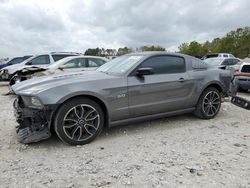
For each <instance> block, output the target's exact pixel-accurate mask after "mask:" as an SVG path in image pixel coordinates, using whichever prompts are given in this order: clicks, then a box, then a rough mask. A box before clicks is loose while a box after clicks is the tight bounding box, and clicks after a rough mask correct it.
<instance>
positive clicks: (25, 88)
mask: <svg viewBox="0 0 250 188" xmlns="http://www.w3.org/2000/svg"><path fill="white" fill-rule="evenodd" d="M114 77H115V76H111V75H108V74H105V73H102V72H97V71H89V72H87V71H86V72H77V73H67V74H58V75H51V76H42V77H36V78H32V79H30V80H26V81H23V82H20V83H17V84H15V85H13V86H12V91H13V92H14V93H15V94H17V95H19V94H20V95H36V94H38V93H40V92H44V91H46V90H49V89H52V88H56V87H60V86H63V85H72V84H78V83H79V82H80V83H81V84H84V83H87V82H91V81H95V80H102V81H103V80H104V79H111V78H114ZM104 83H105V82H104Z"/></svg>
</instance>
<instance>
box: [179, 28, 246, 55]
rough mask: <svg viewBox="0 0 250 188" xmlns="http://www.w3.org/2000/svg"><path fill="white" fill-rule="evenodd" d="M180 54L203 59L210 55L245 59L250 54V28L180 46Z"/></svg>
mask: <svg viewBox="0 0 250 188" xmlns="http://www.w3.org/2000/svg"><path fill="white" fill-rule="evenodd" d="M179 52H180V53H184V54H188V55H192V56H196V57H202V56H204V55H205V54H208V53H231V54H233V55H234V56H236V57H239V58H245V57H247V56H248V54H249V53H250V27H244V28H238V29H236V30H234V31H230V32H229V33H227V34H226V35H225V36H224V37H222V38H215V39H213V40H212V41H206V42H204V43H199V42H197V41H192V42H190V43H183V44H182V45H180V46H179Z"/></svg>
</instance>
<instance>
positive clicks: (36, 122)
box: [13, 96, 54, 144]
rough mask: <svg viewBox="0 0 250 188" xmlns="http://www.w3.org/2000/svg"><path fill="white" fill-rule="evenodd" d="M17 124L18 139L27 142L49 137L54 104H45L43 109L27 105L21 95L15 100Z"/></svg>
mask: <svg viewBox="0 0 250 188" xmlns="http://www.w3.org/2000/svg"><path fill="white" fill-rule="evenodd" d="M13 106H14V109H15V116H16V121H17V122H18V124H19V125H18V126H17V139H18V141H19V142H21V143H24V144H27V143H32V142H38V141H40V140H44V139H47V138H49V137H50V136H51V132H50V123H51V122H50V121H51V116H52V112H53V109H54V108H53V106H44V108H43V109H35V108H30V107H26V106H25V104H24V102H23V101H22V98H21V97H20V96H19V97H18V98H17V99H16V100H15V101H14V104H13Z"/></svg>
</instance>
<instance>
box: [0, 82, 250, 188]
mask: <svg viewBox="0 0 250 188" xmlns="http://www.w3.org/2000/svg"><path fill="white" fill-rule="evenodd" d="M7 91H8V87H7V86H6V84H5V83H1V84H0V95H1V96H0V106H1V113H0V121H1V125H0V187H11V188H12V187H32V188H33V187H72V188H73V187H84V188H86V187H250V151H249V149H250V113H249V111H247V110H244V109H241V108H238V107H236V106H234V105H232V104H230V103H229V102H225V103H223V105H222V108H221V111H220V113H219V114H218V116H217V117H216V118H215V119H212V120H200V119H197V118H195V117H194V116H193V115H182V116H178V117H172V118H165V119H159V120H156V121H151V122H146V123H141V124H131V125H127V126H121V127H115V128H112V129H110V130H105V131H103V133H102V134H101V135H100V136H99V137H98V138H97V139H96V140H95V141H94V142H92V143H91V144H88V145H84V146H68V145H65V144H63V143H62V142H61V141H60V140H59V139H58V138H57V137H56V136H55V135H53V137H52V138H51V139H49V140H47V141H43V142H39V143H36V144H30V145H23V144H20V143H18V142H17V141H16V134H15V126H16V125H17V123H16V122H15V119H14V115H13V109H12V102H13V96H3V95H2V94H4V93H6V92H7ZM241 95H242V96H244V97H246V98H248V99H250V94H249V93H246V94H241Z"/></svg>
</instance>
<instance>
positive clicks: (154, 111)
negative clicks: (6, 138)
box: [12, 52, 232, 145]
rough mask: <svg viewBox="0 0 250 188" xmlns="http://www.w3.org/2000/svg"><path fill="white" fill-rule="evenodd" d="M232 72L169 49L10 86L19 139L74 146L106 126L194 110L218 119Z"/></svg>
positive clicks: (207, 117)
mask: <svg viewBox="0 0 250 188" xmlns="http://www.w3.org/2000/svg"><path fill="white" fill-rule="evenodd" d="M231 79H232V75H231V72H230V71H227V70H221V69H215V68H211V67H209V66H208V65H207V64H206V63H204V62H203V61H201V60H200V59H197V58H194V57H191V56H188V55H182V54H177V53H167V52H143V53H133V54H128V55H124V56H121V57H117V58H115V59H113V60H111V61H110V62H108V63H105V64H104V65H102V66H101V67H99V68H98V69H97V70H96V71H86V72H82V73H79V72H78V73H68V74H62V75H58V76H57V75H52V76H44V77H40V78H34V79H30V80H27V81H25V82H20V83H17V84H15V85H13V86H12V90H13V92H14V93H15V94H16V95H17V99H16V100H15V102H14V108H15V111H16V118H17V122H18V123H19V126H18V128H17V135H18V140H19V141H20V142H22V143H30V142H37V141H39V140H43V139H47V138H49V137H50V136H51V133H50V131H51V129H54V130H55V132H56V134H57V135H58V137H59V138H60V139H61V140H62V141H64V142H66V143H68V144H73V145H81V144H86V143H89V142H91V141H93V140H94V139H95V138H96V137H97V136H98V135H99V133H100V132H101V131H102V129H103V128H104V127H112V126H115V125H119V124H124V123H131V122H136V121H142V120H144V121H145V120H149V119H154V118H160V117H165V116H171V115H177V114H183V113H190V112H193V113H194V114H195V115H196V116H197V117H199V118H202V119H211V118H214V117H215V116H216V115H217V113H218V112H219V110H220V106H221V97H222V96H224V95H225V94H227V93H228V92H229V87H230V82H231Z"/></svg>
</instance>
